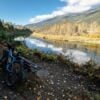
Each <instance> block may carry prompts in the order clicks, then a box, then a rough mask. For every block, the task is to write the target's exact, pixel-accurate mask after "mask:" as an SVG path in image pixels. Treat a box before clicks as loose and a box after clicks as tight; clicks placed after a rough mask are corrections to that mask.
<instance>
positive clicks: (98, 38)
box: [31, 33, 100, 44]
mask: <svg viewBox="0 0 100 100" xmlns="http://www.w3.org/2000/svg"><path fill="white" fill-rule="evenodd" d="M31 36H34V37H38V38H42V39H46V40H55V41H69V42H82V43H90V44H100V34H95V35H94V34H88V35H82V36H70V35H52V34H51V35H50V34H49V35H48V34H43V33H33V34H32V35H31Z"/></svg>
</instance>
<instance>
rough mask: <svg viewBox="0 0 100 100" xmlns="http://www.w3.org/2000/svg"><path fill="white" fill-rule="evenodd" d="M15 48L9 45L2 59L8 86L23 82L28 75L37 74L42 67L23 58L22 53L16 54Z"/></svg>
mask: <svg viewBox="0 0 100 100" xmlns="http://www.w3.org/2000/svg"><path fill="white" fill-rule="evenodd" d="M14 51H15V50H14V48H13V47H12V46H11V45H9V44H8V45H7V49H6V50H3V55H2V57H1V59H0V61H1V64H2V66H3V72H4V76H5V78H4V79H5V83H6V84H7V85H8V86H13V85H14V84H16V83H18V82H21V81H22V80H24V79H25V78H26V75H27V74H26V73H29V72H33V73H36V72H37V71H38V70H40V69H41V67H39V66H37V65H36V64H35V63H33V62H31V61H30V60H28V59H26V58H24V57H22V56H21V55H20V54H21V53H20V52H17V53H14Z"/></svg>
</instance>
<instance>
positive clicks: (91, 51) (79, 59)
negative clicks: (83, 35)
mask: <svg viewBox="0 0 100 100" xmlns="http://www.w3.org/2000/svg"><path fill="white" fill-rule="evenodd" d="M15 40H16V41H23V42H24V44H25V45H26V46H27V47H28V48H30V49H38V50H39V51H42V52H44V53H48V54H51V53H56V54H58V55H59V54H62V55H63V56H65V57H69V59H70V60H72V61H73V62H75V63H78V64H84V63H86V62H88V61H89V60H90V59H92V60H94V61H95V63H96V64H97V65H100V45H89V44H82V43H75V42H74V43H73V42H62V41H56V42H47V41H44V40H41V39H37V38H29V37H28V38H25V39H23V38H16V39H15Z"/></svg>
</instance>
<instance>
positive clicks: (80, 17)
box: [25, 7, 100, 30]
mask: <svg viewBox="0 0 100 100" xmlns="http://www.w3.org/2000/svg"><path fill="white" fill-rule="evenodd" d="M64 20H66V21H70V22H86V23H91V22H97V23H98V24H100V7H97V8H95V9H91V10H89V11H86V12H84V13H76V14H75V13H74V14H73V13H70V14H68V15H63V16H57V17H55V18H52V19H48V20H45V21H42V22H39V23H35V24H28V25H25V27H27V28H30V29H33V30H34V29H37V28H42V27H44V26H46V25H52V24H57V23H61V22H63V21H64Z"/></svg>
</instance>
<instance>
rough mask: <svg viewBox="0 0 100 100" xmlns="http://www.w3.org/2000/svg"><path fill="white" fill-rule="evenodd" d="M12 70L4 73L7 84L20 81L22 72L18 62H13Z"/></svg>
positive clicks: (10, 84)
mask: <svg viewBox="0 0 100 100" xmlns="http://www.w3.org/2000/svg"><path fill="white" fill-rule="evenodd" d="M12 69H13V71H12V72H8V71H7V72H6V74H5V82H6V84H7V85H8V86H13V85H15V84H16V83H19V82H21V81H22V77H23V73H22V66H21V64H20V63H18V62H14V63H13V65H12Z"/></svg>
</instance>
